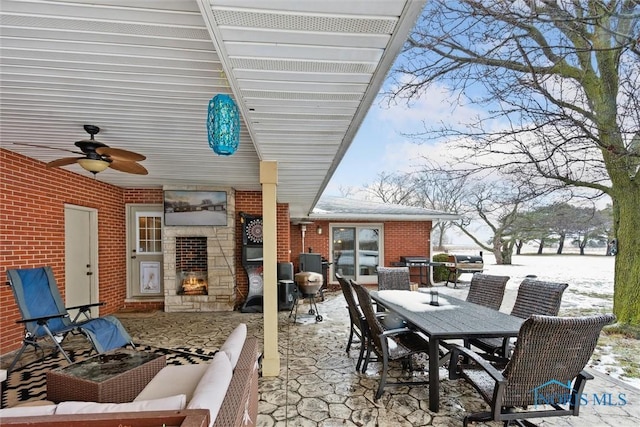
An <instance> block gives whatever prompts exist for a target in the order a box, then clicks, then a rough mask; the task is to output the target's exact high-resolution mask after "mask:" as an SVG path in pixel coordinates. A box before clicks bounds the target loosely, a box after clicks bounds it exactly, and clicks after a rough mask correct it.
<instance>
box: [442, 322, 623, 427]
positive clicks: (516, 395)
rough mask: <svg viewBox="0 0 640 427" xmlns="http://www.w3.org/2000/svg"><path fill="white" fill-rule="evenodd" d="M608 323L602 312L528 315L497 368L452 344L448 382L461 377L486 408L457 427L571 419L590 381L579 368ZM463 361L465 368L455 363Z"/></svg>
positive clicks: (475, 354)
mask: <svg viewBox="0 0 640 427" xmlns="http://www.w3.org/2000/svg"><path fill="white" fill-rule="evenodd" d="M613 321H615V317H614V316H613V315H608V314H601V315H595V316H584V317H554V316H538V315H533V316H531V317H529V318H528V319H527V320H525V321H524V323H523V324H522V327H521V328H520V331H519V333H518V339H517V341H516V345H515V348H514V351H513V355H512V357H511V359H510V360H509V362H508V363H507V365H506V366H505V368H504V369H502V370H500V369H498V368H496V367H494V366H493V365H491V364H490V363H488V362H487V361H486V360H485V359H483V358H482V357H481V356H480V355H479V354H477V353H475V352H473V351H471V350H470V349H468V348H465V347H462V346H459V345H456V346H453V347H452V349H451V353H452V357H451V363H450V364H449V379H457V378H460V377H462V378H464V379H465V380H466V381H468V382H469V383H470V384H471V385H472V386H473V387H474V388H475V389H476V390H477V391H478V392H479V393H480V395H481V396H482V397H483V399H484V400H485V401H486V402H487V403H488V404H489V406H490V411H487V412H479V413H473V414H469V415H467V416H466V417H465V418H464V422H463V426H465V427H466V426H467V425H468V424H469V423H470V422H476V421H490V420H493V421H502V422H504V424H505V425H509V424H510V423H511V422H512V421H515V422H517V423H518V424H519V425H525V426H535V424H532V423H531V422H529V421H527V420H526V419H527V418H542V417H555V416H565V415H574V416H577V415H578V412H579V410H580V403H581V396H582V392H583V389H584V385H585V382H586V381H587V380H590V379H593V376H592V375H590V374H589V373H587V372H586V371H584V367H585V366H586V364H587V363H588V362H589V359H590V358H591V355H592V354H593V350H594V349H595V346H596V342H597V341H598V337H599V335H600V331H601V330H602V328H603V327H604V326H605V325H607V324H609V323H612V322H613ZM461 356H462V359H461ZM469 359H470V362H469V363H468V364H463V363H457V362H458V361H459V360H463V361H464V360H469ZM515 408H518V410H517V411H516V410H514V409H515Z"/></svg>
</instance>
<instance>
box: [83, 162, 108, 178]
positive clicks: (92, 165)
mask: <svg viewBox="0 0 640 427" xmlns="http://www.w3.org/2000/svg"><path fill="white" fill-rule="evenodd" d="M78 164H79V165H80V166H81V167H82V169H84V170H87V171H89V172H91V173H92V174H94V175H95V174H97V173H98V172H102V171H103V170H105V169H106V168H108V167H109V162H107V161H106V160H100V159H78Z"/></svg>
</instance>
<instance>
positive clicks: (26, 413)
mask: <svg viewBox="0 0 640 427" xmlns="http://www.w3.org/2000/svg"><path fill="white" fill-rule="evenodd" d="M55 412H56V405H35V406H25V405H19V406H16V407H13V408H5V409H0V419H2V418H4V417H35V416H38V415H53V414H54V413H55ZM1 424H2V422H1V421H0V425H1Z"/></svg>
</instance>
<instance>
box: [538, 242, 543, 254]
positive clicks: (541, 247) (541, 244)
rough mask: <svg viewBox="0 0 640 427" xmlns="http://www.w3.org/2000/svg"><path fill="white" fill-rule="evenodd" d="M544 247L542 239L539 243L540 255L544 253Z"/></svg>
mask: <svg viewBox="0 0 640 427" xmlns="http://www.w3.org/2000/svg"><path fill="white" fill-rule="evenodd" d="M542 249H544V239H540V244H539V245H538V255H542Z"/></svg>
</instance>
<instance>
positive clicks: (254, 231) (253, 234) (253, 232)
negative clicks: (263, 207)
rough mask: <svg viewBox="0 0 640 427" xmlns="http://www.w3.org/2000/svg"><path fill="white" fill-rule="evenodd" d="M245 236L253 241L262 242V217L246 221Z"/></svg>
mask: <svg viewBox="0 0 640 427" xmlns="http://www.w3.org/2000/svg"><path fill="white" fill-rule="evenodd" d="M247 238H248V239H249V240H250V241H251V242H253V243H260V244H261V243H262V218H256V219H253V220H251V221H249V222H248V223H247Z"/></svg>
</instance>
